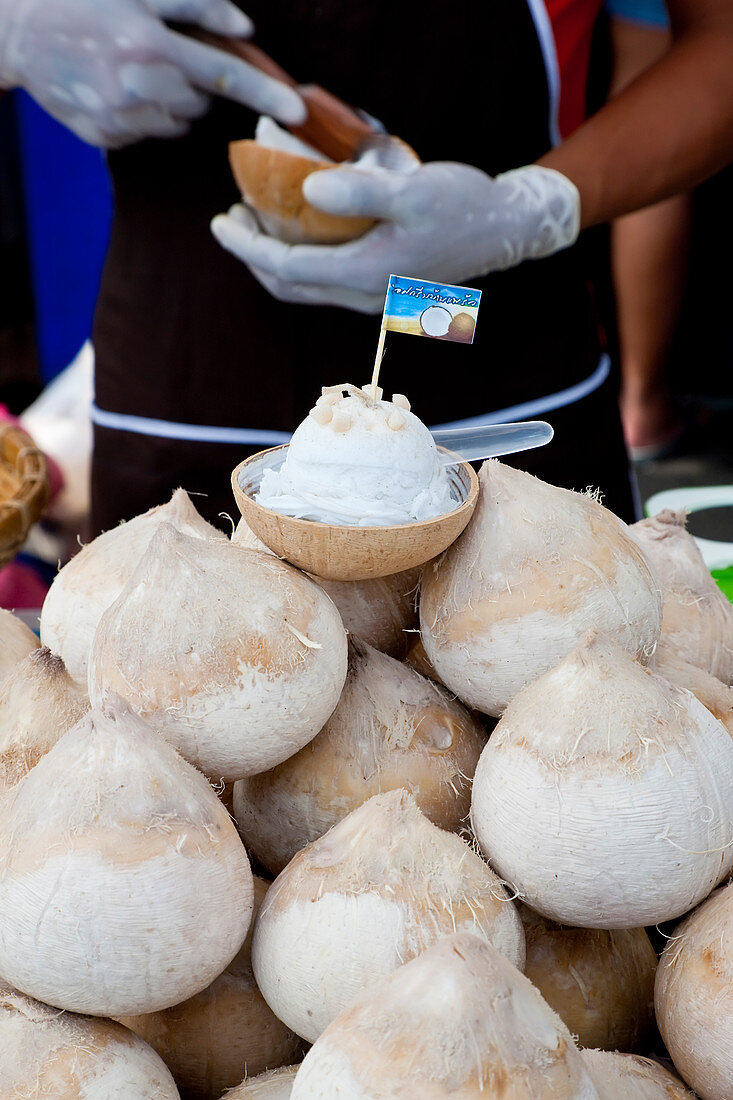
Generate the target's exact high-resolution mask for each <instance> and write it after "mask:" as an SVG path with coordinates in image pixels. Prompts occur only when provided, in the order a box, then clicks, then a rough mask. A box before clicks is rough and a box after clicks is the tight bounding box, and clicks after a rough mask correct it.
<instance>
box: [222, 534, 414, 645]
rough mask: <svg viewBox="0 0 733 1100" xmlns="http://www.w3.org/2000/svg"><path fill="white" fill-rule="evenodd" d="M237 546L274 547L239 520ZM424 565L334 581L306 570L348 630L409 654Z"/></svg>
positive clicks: (266, 550)
mask: <svg viewBox="0 0 733 1100" xmlns="http://www.w3.org/2000/svg"><path fill="white" fill-rule="evenodd" d="M232 542H233V543H234V545H235V546H241V547H243V548H244V549H246V550H263V551H265V552H266V553H268V554H271V553H272V551H271V550H269V549H268V547H266V546H265V544H264V542H262V540H261V539H259V538H258V537H257V535H255V533H254V531H252V529H251V528H250V527H249V525H248V524H247V523H246V522H245V520H243V519H242V520H240V521H239V524H238V525H237V529H236V531H235V532H234V534H233V535H232ZM422 570H423V567H422V566H420V567H419V568H417V569H407V570H405V571H404V572H402V573H392V574H391V575H390V576H388V577H374V578H371V579H368V580H363V581H332V580H326V579H325V578H324V577H316V576H315V575H314V574H313V573H309V574H307V575H308V576H309V577H310V578H311V580H313V581H315V582H316V584H320V586H321V588H322V589H323V590H324V592H327V593H328V595H329V596H330V597H331V599H332V600H333V602H334V603H335V604H336V607H337V608H338V609H339V614H340V615H341V619H342V620H343V624H344V626H345V627H346V630H347V631H348V633H349V634H356V635H358V637H360V638H361V639H362V641H365V642H367V643H368V644H369V645H373V646H374V648H375V649H379V650H380V651H381V652H382V653H388V654H389V655H390V657H397V658H398V659H399V658H402V657H404V656H405V655H406V653H407V652H408V650H409V649H410V646H411V645H412V639H413V638H414V636H415V632H416V630H417V624H418V615H417V592H418V588H419V585H420V577H421V575H422Z"/></svg>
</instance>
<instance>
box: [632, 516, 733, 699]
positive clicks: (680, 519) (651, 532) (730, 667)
mask: <svg viewBox="0 0 733 1100" xmlns="http://www.w3.org/2000/svg"><path fill="white" fill-rule="evenodd" d="M631 533H632V534H633V535H634V537H635V538H636V539H637V540H638V542H639V544H640V545H641V546H642V547H643V549H644V550H645V551H646V553H647V555H648V556H649V558H650V559H651V561H652V562H653V564H654V566H655V567H656V570H657V572H658V573H659V577H660V579H661V582H662V590H663V593H664V617H663V620H662V633H661V637H660V641H659V646H660V649H662V648H664V649H668V648H671V649H673V650H674V651H675V652H676V653H677V654H678V655H679V656H680V657H682V658H684V659H685V660H688V661H693V662H694V663H695V664H697V665H700V667H701V668H705V669H707V671H708V672H710V673H712V674H713V675H714V676H717V677H718V678H719V679H721V680H723V681H724V682H725V683H726V684H729V683H733V606H732V605H731V604H730V603H729V601H728V600H727V599H726V597H725V596H724V594H723V593H722V592H721V590H720V589H719V588H718V586H717V584H716V583H715V581H714V580H713V578H712V576H711V574H710V571H709V570H708V567H707V566H706V564H705V561H704V559H703V556H702V554H701V553H700V550H699V548H698V546H697V543H696V542H695V540H694V538H693V537H692V535H691V534H690V533H689V532H688V531H686V530H685V513H684V511H680V512H672V511H670V510H669V509H668V510H666V511H664V512H660V513H659V515H658V516H654V517H653V519H645V520H641V521H640V522H639V523H635V524H634V525H633V527H632V528H631Z"/></svg>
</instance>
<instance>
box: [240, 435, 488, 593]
mask: <svg viewBox="0 0 733 1100" xmlns="http://www.w3.org/2000/svg"><path fill="white" fill-rule="evenodd" d="M286 451H287V444H285V445H284V446H281V447H272V448H270V449H269V450H267V451H259V452H258V453H257V454H255V455H251V456H250V458H247V459H245V460H244V462H240V464H239V466H237V468H236V469H235V470H234V472H233V473H232V489H233V491H234V498H235V500H236V502H237V507H238V508H239V510H240V512H241V513H242V517H243V519H244V520H245V522H246V523H247V524H248V526H249V527H250V528H251V529H252V531H254V533H255V534H256V535H257V537H258V538H259V539H261V540H262V542H264V544H265V545H266V546H267V547H269V549H270V550H272V552H273V553H274V554H277V556H278V557H279V558H284V559H285V560H286V561H289V562H290V563H291V564H292V565H296V566H297V567H298V568H299V569H303V570H305V571H306V572H307V573H315V574H316V576H318V577H324V578H326V579H327V580H339V581H358V580H367V579H369V578H371V577H386V576H389V574H390V573H400V572H402V570H404V569H412V568H414V567H415V566H417V565H424V563H425V562H427V561H430V559H431V558H434V557H436V555H438V554H441V553H442V552H443V550H446V549H447V548H448V547H449V546H450V545H451V543H452V542H455V540H456V539H457V538H458V536H459V535H460V534H461V532H462V531H463V529H464V527H465V526H466V524H467V523H468V521H469V520H470V518H471V516H472V514H473V510H474V508H475V507H476V501H477V500H478V488H479V486H478V478H477V477H476V474H475V472H474V470H473V469H472V467H471V466H469V464H468V463H467V462H461V463H457V464H456V465H455V466H450V467H448V470H449V476H450V478H451V483H452V487H453V493H454V495H455V496H456V498H457V499H458V500H459V501H460V504H459V505H458V506H457V507H456V508H455V509H454V510H453V511H452V512H446V513H445V514H444V515H442V516H436V517H435V518H434V519H427V520H423V521H422V522H420V523H402V524H395V525H393V526H389V527H352V526H345V525H336V524H330V523H317V522H316V521H315V520H309V519H295V518H293V517H292V516H283V515H280V514H279V513H278V512H273V511H271V510H270V509H269V508H264V507H263V506H262V505H261V504H258V503H257V501H256V500H255V499H254V498H255V495H256V493H257V492H258V490H259V487H260V482H261V480H262V474H263V472H264V471H265V470H266V469H268V468H275V469H276V468H278V467H279V466H280V465H281V464H282V463H283V462H284V461H285V454H286Z"/></svg>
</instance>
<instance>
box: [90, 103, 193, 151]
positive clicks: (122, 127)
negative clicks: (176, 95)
mask: <svg viewBox="0 0 733 1100" xmlns="http://www.w3.org/2000/svg"><path fill="white" fill-rule="evenodd" d="M110 121H111V122H112V124H113V125H112V126H109V125H108V127H107V129H108V132H109V133H110V135H111V136H112V137H113V138H114V137H115V135H117V136H118V138H121V139H122V144H127V143H128V142H129V141H135V140H140V139H142V138H147V137H157V138H172V137H181V136H182V135H183V134H185V133H186V132H187V131H188V128H189V127H188V122H187V121H186V120H185V119H182V118H176V117H174V116H173V115H171V114H169V113H168V112H167V111H162V110H160V108H158V107H153V106H152V105H151V104H148V103H146V104H142V105H141V106H140V107H129V108H127V110H124V111H115V112H114V114H113V115H112V117H111V119H110ZM116 144H119V143H118V142H117V143H116Z"/></svg>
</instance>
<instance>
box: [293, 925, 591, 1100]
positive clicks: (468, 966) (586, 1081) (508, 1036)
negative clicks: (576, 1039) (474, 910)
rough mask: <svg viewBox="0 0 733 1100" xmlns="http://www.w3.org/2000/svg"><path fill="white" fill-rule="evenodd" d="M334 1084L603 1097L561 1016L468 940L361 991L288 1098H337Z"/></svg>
mask: <svg viewBox="0 0 733 1100" xmlns="http://www.w3.org/2000/svg"><path fill="white" fill-rule="evenodd" d="M337 1083H339V1084H341V1083H343V1087H344V1089H345V1091H346V1092H349V1087H350V1088H351V1090H352V1091H351V1092H349V1095H352V1094H353V1095H354V1096H361V1095H364V1096H367V1095H368V1096H372V1095H373V1096H377V1095H378V1096H379V1097H380V1098H383V1100H392V1098H397V1097H399V1098H400V1100H402V1098H404V1097H406V1096H420V1097H421V1098H423V1097H424V1098H427V1100H442V1098H443V1097H445V1098H449V1097H451V1096H454V1095H460V1096H461V1097H462V1098H464V1097H465V1098H466V1100H482V1098H483V1097H485V1096H497V1097H498V1096H499V1095H505V1094H506V1095H507V1096H509V1095H511V1096H512V1097H516V1098H517V1100H520V1098H522V1100H524V1098H526V1100H530V1098H534V1097H539V1096H552V1097H555V1098H557V1100H561V1098H562V1100H597V1093H596V1091H595V1089H594V1088H593V1085H592V1084H591V1081H590V1078H589V1076H588V1074H587V1072H586V1070H585V1068H584V1067H583V1063H582V1061H581V1058H580V1054H579V1052H578V1051H577V1049H576V1048H575V1045H574V1043H573V1040H572V1037H571V1035H570V1033H569V1031H568V1030H567V1028H566V1027H565V1025H564V1024H563V1022H562V1020H561V1019H560V1017H559V1016H557V1015H556V1014H555V1013H554V1012H553V1011H552V1010H551V1009H550V1007H549V1006H548V1005H547V1004H546V1003H545V1001H544V1000H543V999H542V997H541V995H540V993H539V992H538V990H536V989H535V987H534V986H533V985H532V984H531V982H529V981H528V979H527V978H525V977H524V975H523V974H521V973H520V972H519V971H518V970H517V969H516V968H515V967H514V966H512V965H511V963H509V962H508V961H507V960H506V959H505V958H504V957H503V956H502V955H500V954H499V952H498V951H496V949H495V948H493V947H492V946H491V945H490V944H488V943H486V942H485V941H484V940H481V939H479V938H478V937H477V936H474V935H471V934H468V933H459V934H457V935H451V936H447V937H444V938H443V939H441V940H439V941H438V942H437V943H436V944H435V945H434V946H433V947H430V948H428V950H427V951H425V952H423V954H421V955H419V956H418V958H416V959H413V960H412V961H411V962H409V963H407V964H406V965H405V966H402V967H400V968H399V969H398V970H396V971H394V972H393V973H392V974H390V975H389V977H387V978H385V979H382V980H381V981H379V982H377V983H375V984H374V985H372V986H370V988H369V989H368V990H367V991H366V992H365V993H363V994H361V996H360V997H359V998H358V999H357V1000H356V1001H355V1002H354V1003H353V1004H352V1005H351V1007H349V1008H347V1009H346V1010H345V1011H344V1012H343V1013H342V1014H341V1015H340V1016H339V1017H338V1018H337V1019H336V1020H335V1021H334V1022H333V1023H332V1024H330V1025H329V1027H328V1028H327V1029H326V1031H325V1032H324V1033H323V1035H322V1036H321V1038H320V1039H318V1040H317V1041H316V1043H315V1045H314V1046H313V1048H312V1050H311V1051H310V1053H309V1054H308V1055H307V1056H306V1060H305V1062H304V1063H303V1066H302V1068H301V1070H300V1073H299V1074H298V1076H297V1078H296V1082H295V1085H294V1088H293V1093H292V1100H305V1098H306V1097H315V1096H320V1095H323V1096H325V1095H331V1094H332V1093H331V1091H330V1090H331V1089H334V1088H335V1087H336V1084H337ZM319 1088H320V1089H322V1090H323V1091H322V1092H319V1091H318V1090H319ZM333 1095H335V1093H333Z"/></svg>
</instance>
